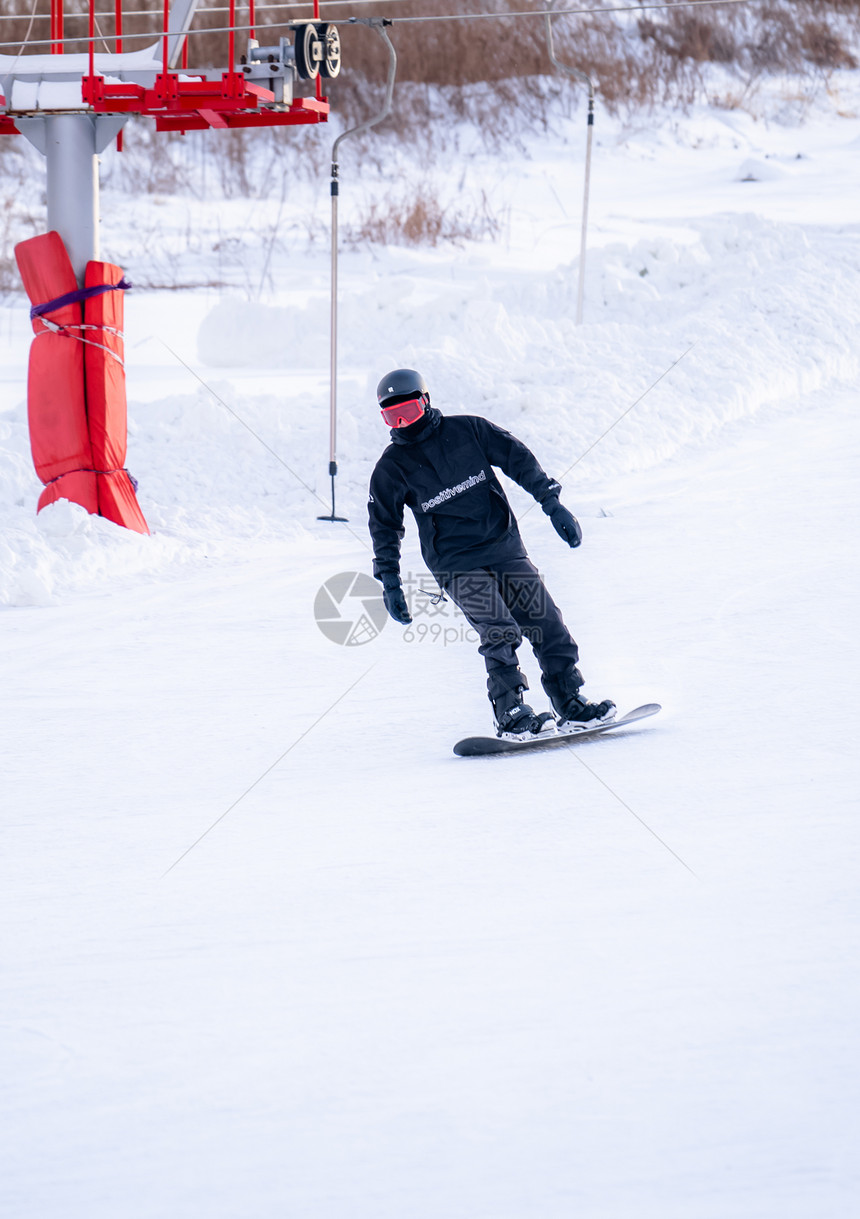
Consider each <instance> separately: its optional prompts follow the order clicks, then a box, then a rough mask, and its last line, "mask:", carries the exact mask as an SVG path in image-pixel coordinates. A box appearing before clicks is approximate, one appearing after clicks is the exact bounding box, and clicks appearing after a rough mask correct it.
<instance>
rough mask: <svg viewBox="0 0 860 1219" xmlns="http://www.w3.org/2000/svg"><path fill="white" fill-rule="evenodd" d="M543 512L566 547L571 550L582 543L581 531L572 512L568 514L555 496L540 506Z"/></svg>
mask: <svg viewBox="0 0 860 1219" xmlns="http://www.w3.org/2000/svg"><path fill="white" fill-rule="evenodd" d="M541 507H542V508H543V510H544V512H545V513H546V514H547V516H548V517H549V519H550V520H551V521H552V527H553V529H554V530H555V531H556V533H557V534H558V536H559V537H560V538H563V539H564V541H565V542H567V544H568V546H570V548H571V549H573V547H574V546H578V545H579V543H580V542H581V541H582V530H581V529H580V527H579V521H578V520H577V519H576V517H575V516H574V515H573V513H572V512H568V510H567V508H564V507H563V506H562V505H561V504H560V503H559V502H558V496H557V495H551V496H550V497H549V498H548V499H545V500H544V501H543V503H542V504H541Z"/></svg>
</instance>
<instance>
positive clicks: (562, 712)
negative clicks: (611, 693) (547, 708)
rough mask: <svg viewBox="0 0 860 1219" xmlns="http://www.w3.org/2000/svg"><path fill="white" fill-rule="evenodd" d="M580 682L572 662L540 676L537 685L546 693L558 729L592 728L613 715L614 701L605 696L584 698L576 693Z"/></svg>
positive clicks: (578, 672)
mask: <svg viewBox="0 0 860 1219" xmlns="http://www.w3.org/2000/svg"><path fill="white" fill-rule="evenodd" d="M582 684H583V683H582V674H581V673H580V671H579V669H577V667H576V665H570V667H569V668H567V669H564V670H563V671H562V672H561V673H553V674H549V675H547V676H544V677H542V678H541V685H542V686H543V688H544V690H546V692H547V694H548V695H549V700H550V702H551V703H552V705H553V707H554V709H555V712H556V714H557V716H558V727H559V729H560V730H561V731H562V732H564V731H575V730H576V729H577V728H593V727H595V726H596V725H597V724H605V723H608V722H609V720H613V719H615V703H613V702H611V701H610V699H608V698H607V699H604V700H603V702H602V703H590V702H588V700H587V699H585V698H583V697H582V695H581V694H580V689H581V687H582Z"/></svg>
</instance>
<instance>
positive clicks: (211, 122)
mask: <svg viewBox="0 0 860 1219" xmlns="http://www.w3.org/2000/svg"><path fill="white" fill-rule="evenodd" d="M49 2H50V18H49V19H50V34H49V37H48V38H43V39H41V40H37V41H33V40H29V39H28V40H27V41H25V42H24V44H23V45H20V46H19V45H18V44H16V43H13V44H9V43H6V44H5V46H2V45H0V52H2V51H10V50H11V51H12V52H13V53H12V54H2V53H0V135H23V136H24V137H25V138H26V139H27V140H29V141H30V143H31V144H33V145H34V146H35V147H36V148H37V149H38V150H39V152H41V153H42V154H43V156H44V157H45V161H46V171H47V213H48V215H47V221H48V224H47V227H48V229H49V230H50V231H49V232H48V233H46V234H44V235H42V236H39V237H34V238H31V239H30V240H29V241H27V242H22V243H20V244H19V246H18V247H17V248H16V256H17V258H18V265H19V267H20V268H21V273H22V277H23V278H24V281H25V287H26V289H27V291H28V293H29V295H30V299H31V301H32V302H33V308H32V309H31V313H30V316H31V319H32V321H33V329H34V331H35V338H34V340H33V345H32V347H31V352H30V373H29V381H28V400H29V415H30V440H31V447H32V450H33V458H34V462H35V464H36V469H37V472H38V474H39V476H40V478H41V479H42V481H43V483H44V484H45V489H44V491H43V493H42V497H41V498H40V500H39V508H40V509H41V508H42V507H45V506H46V505H47V504H49V503H52V502H53V501H54V500H55V499H58V498H66V499H71V500H73V501H76V502H78V503H80V504H82V505H83V506H84V507H86V508H87V510H88V511H90V512H93V513H98V514H99V515H102V516H107V517H109V519H112V520H114V521H116V522H117V523H118V524H123V525H126V526H127V527H129V528H134V529H137V530H139V531H140V532H148V530H147V527H146V522H145V521H144V520H143V517H142V514H141V513H140V510H139V508H138V506H137V503H136V500H135V498H134V491H133V490H132V486H133V480H132V479H131V478H130V476H129V475H128V472H127V471H126V470H125V469H124V467H123V463H124V460H125V437H126V412H125V380H124V364H123V335H122V304H121V301H122V290H124V289H125V288H127V287H129V285H128V283H127V282H126V281H125V279H124V277H123V276H122V271H121V269H120V268H119V267H115V266H113V264H110V263H100V262H99V261H98V259H99V248H98V246H99V240H98V185H99V184H98V156H99V154H100V153H101V152H103V151H104V150H105V149H106V148H107V147H108V145H109V144H110V143H111V141H113V140H117V142H118V144H120V146H121V133H122V129H123V127H124V125H125V124H126V122H127V121H128V119H129V118H130V117H131V116H132V115H137V116H140V117H145V118H151V119H154V120H155V125H156V129H157V130H158V131H168V132H169V131H178V132H185V131H198V130H204V129H207V128H210V127H214V128H217V129H220V130H235V129H242V128H248V127H289V126H293V125H296V124H309V123H324V122H325V121H326V120H327V118H328V113H329V104H328V100H327V98H326V97H324V96H323V92H322V82H323V80H325V79H331V78H333V77H335V76H337V75H338V73H339V72H340V67H341V49H340V36H339V33H338V30H337V27H336V26H335V25H333V24H328V23H324V22H322V21H321V20H320V15H319V0H313V2H312V4H311V3H308V4H306V5H296V7H298V8H305V9H308V8H312V9H313V16H312V17H309V18H306V19H302V20H292V21H290V22H289V23H288V24H286V25H283V26H280V27H276V26H272V25H266V26H265V27H263V28H261V29H260V30H259V32H260V33H261V34H263V33H264V34H265V37H266V43H267V45H260V40H259V39H258V37H257V33H258V30H257V26H256V19H257V16H258V15H259V14H260V13H262V12H263V11H264V6H263V5H258V6H257V8H256V10H255V0H247V7H246V6H245V5H244V4H243V11H242V20H241V24H239V23H238V21H237V2H236V0H227V7H226V9H225V7H224V6H223V5H224V0H215V4H216V5H217V6H218V7H216V8H214V9H212V10H210V11H211V12H212V15H214V13H215V12H217V13H219V14H220V13H224V12H225V11H226V13H227V22H226V25H224V23H223V21H222V22H221V24H220V26H219V29H218V30H215V31H212V30H209V31H207V30H205V29H198V30H194V29H192V28H191V26H192V22H193V20H194V17H195V13H196V12H197V7H198V0H173V2H172V3H171V0H164V7H163V11H159V17H160V18H161V20H159V21H158V22H157V23H156V26H155V28H154V29H150V30H149V32H148V33H146V34H137V33H135V34H134V35H129V34H128V33H124V32H123V0H114V5H115V7H113V11H112V12H97V11H96V0H87V8H86V11H85V12H80V11H77V12H74V13H72V12H71V11H70V12H69V13H65V12H64V0H49ZM104 2H105V7H108V3H109V0H104ZM273 7H274V8H275V9H281V8H283V7H284V6H282V5H279V4H276V5H275V6H273ZM156 9H157V6H156ZM157 11H158V10H157ZM205 11H206V8H205V6H201V8H200V12H201V14H203V13H205ZM126 16H127V17H128V18H129V19H130V18H135V20H136V21H137V22H140V21H142V20H143V19H144V18H147V17H149V18H151V17H152V16H153V14H152V12H151V11H150V12H140V13H139V14H138V15H137V16H136V17H135V10H134V9H133V8H131V7H129V9H128V10H127V13H126ZM47 20H48V16H47V14H43V15H42V17H41V18H39V17H38V16H37V15H36V14H35V10H34V15H33V18H32V19H31V21H30V27H29V28H30V30H32V29H33V27H34V24H35V23H36V22H37V21H41V23H42V25H44V23H45V22H46V21H47ZM67 21H68V24H69V28H71V26H72V22H73V21H74V22H75V24H76V26H77V29H79V30H81V31H83V24H82V23H83V22H84V21H86V33H85V34H84V33H83V32H81V33H76V34H75V35H74V37H71V36H69V35H68V34H67V32H66V23H67ZM197 34H201V35H203V34H207V35H208V37H209V39H210V40H211V39H212V38H213V37H214V35H215V34H220V35H225V36H226V38H225V42H226V46H225V53H226V66H225V67H224V68H222V69H219V70H214V71H213V70H207V71H197V70H195V69H193V68H189V66H188V61H189V51H188V48H189V40H191V39H193V37H194V36H195V35H197ZM238 37H241V39H242V41H243V43H244V50H243V53H242V54H241V58H240V60H239V62H237V38H238ZM130 42H133V43H135V44H136V47H135V49H132V50H129V49H127V46H128V43H130ZM111 43H112V44H113V48H112V49H111V48H110V44H111ZM97 44H98V45H99V46H100V47H104V48H106V49H104V50H99V51H98V52H97V51H96V46H97ZM210 45H211V41H210ZM302 85H305V87H306V90H309V92H308V93H307V95H305V94H300V93H299V88H300V87H301V86H302ZM118 370H119V371H118Z"/></svg>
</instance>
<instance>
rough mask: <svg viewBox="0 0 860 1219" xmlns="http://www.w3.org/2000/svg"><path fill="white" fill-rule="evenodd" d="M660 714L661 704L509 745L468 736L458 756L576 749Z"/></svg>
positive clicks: (457, 749)
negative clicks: (591, 725)
mask: <svg viewBox="0 0 860 1219" xmlns="http://www.w3.org/2000/svg"><path fill="white" fill-rule="evenodd" d="M659 710H660V704H659V703H644V704H643V705H642V706H641V707H636V708H635V709H634V710H633V711H628V712H627V714H626V715H620V716H618V717H617V718H616V719H614V720H609V722H608V723H606V724H597V725H595V727H594V728H578V729H575V730H574V731H573V732H547V733H542V734H540V735H538V736H532V737H526V739H525V740H523V741H506V740H502V739H501V738H500V737H496V736H467V737H464V738H463V740H462V741H458V742H457V744H456V745H455V746H454V753H455V754H456V755H457V756H458V757H460V758H482V757H486V756H487V755H488V754H491V753H519V752H520V751H521V750H523V749H548V748H549V747H550V746H552V745H575V744H576V743H577V741H583V740H586V741H587V740H590V739H591V738H592V737H596V736H605V734H606V733H607V732H614V731H615V730H616V729H617V728H626V727H627V725H628V724H635V723H636V721H637V720H644V719H647V718H648V716H649V715H656V714H657V712H658V711H659Z"/></svg>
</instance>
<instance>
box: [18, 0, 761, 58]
mask: <svg viewBox="0 0 860 1219" xmlns="http://www.w3.org/2000/svg"><path fill="white" fill-rule="evenodd" d="M355 2H357V0H340V3H341V4H350V3H355ZM362 2H365V0H362ZM386 2H389V3H391V2H393V0H375V3H377V4H379V3H386ZM752 3H753V0H673V2H671V3H667V2H666V0H661V2H660V3H653V4H637V5H614V6H611V7H604V8H560V9H546V8H540V9H527V10H525V11H521V12H514V13H449V14H448V15H447V16H443V15H440V16H438V17H391V18H389V19H388V21H389V22H390V24H391V25H415V24H418V23H420V24H425V23H426V22H430V21H486V20H493V21H509V20H515V19H519V18H523V17H546V16H547V15H548V14H549V15H550V16H553V17H573V16H578V17H583V16H585V17H589V16H600V15H602V14H607V13H642V12H645V11H649V10H655V9H676V8H714V7H716V6H717V5H732V6H734V5H737V4H752ZM267 7H271V8H272V9H274V8H283V7H286V6H284V5H271V6H266V5H260V6H259V7H257V8H256V10H255V11H256V13H257V14H259V13H261V12H265V11H266V9H267ZM219 11H224V10H223V9H222V10H219ZM199 12H204V13H205V12H206V10H205V9H202V10H199ZM104 15H105V16H108V15H109V14H104ZM134 15H135V16H136V15H137V14H134ZM159 15H160V14H159ZM129 16H132V14H129ZM22 19H23V17H22V18H18V20H22ZM325 24H327V25H356V24H358V19H357V18H355V17H333V18H329V19H327V20H326V22H325ZM255 28H256V27H255V26H254V25H225V26H214V27H209V28H207V29H202V28H198V29H195V30H192V29H186V30H182V31H180V32H181V33H183V34H187V35H189V36H193V35H197V34H229V33H230V32H231V31H232V32H234V33H252V32H253V31H254V29H255ZM109 37H110V35H109ZM154 37H155V38H160V37H162V35H161V34H154V33H153V32H152V31H150V32H149V33H146V34H127V33H125V32H123V39H124V40H125V39H137V40H140V39H152V38H154ZM101 40H102V36H101V35H99V36H97V37H95V38H87V37H84V36H83V35H81V36H80V37H71V38H66V39H65V41H66V42H79V43H85V44H89V43H90V42H100V41H101ZM55 44H56V39H55V38H53V39H49V38H45V39H40V40H37V41H34V42H30V43H28V44H27V45H28V46H31V47H40V46H43V47H50V46H54V45H55ZM20 45H21V44H20V42H19V41H18V40H17V39H16V40H15V41H14V42H0V50H2V49H3V48H5V47H20Z"/></svg>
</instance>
